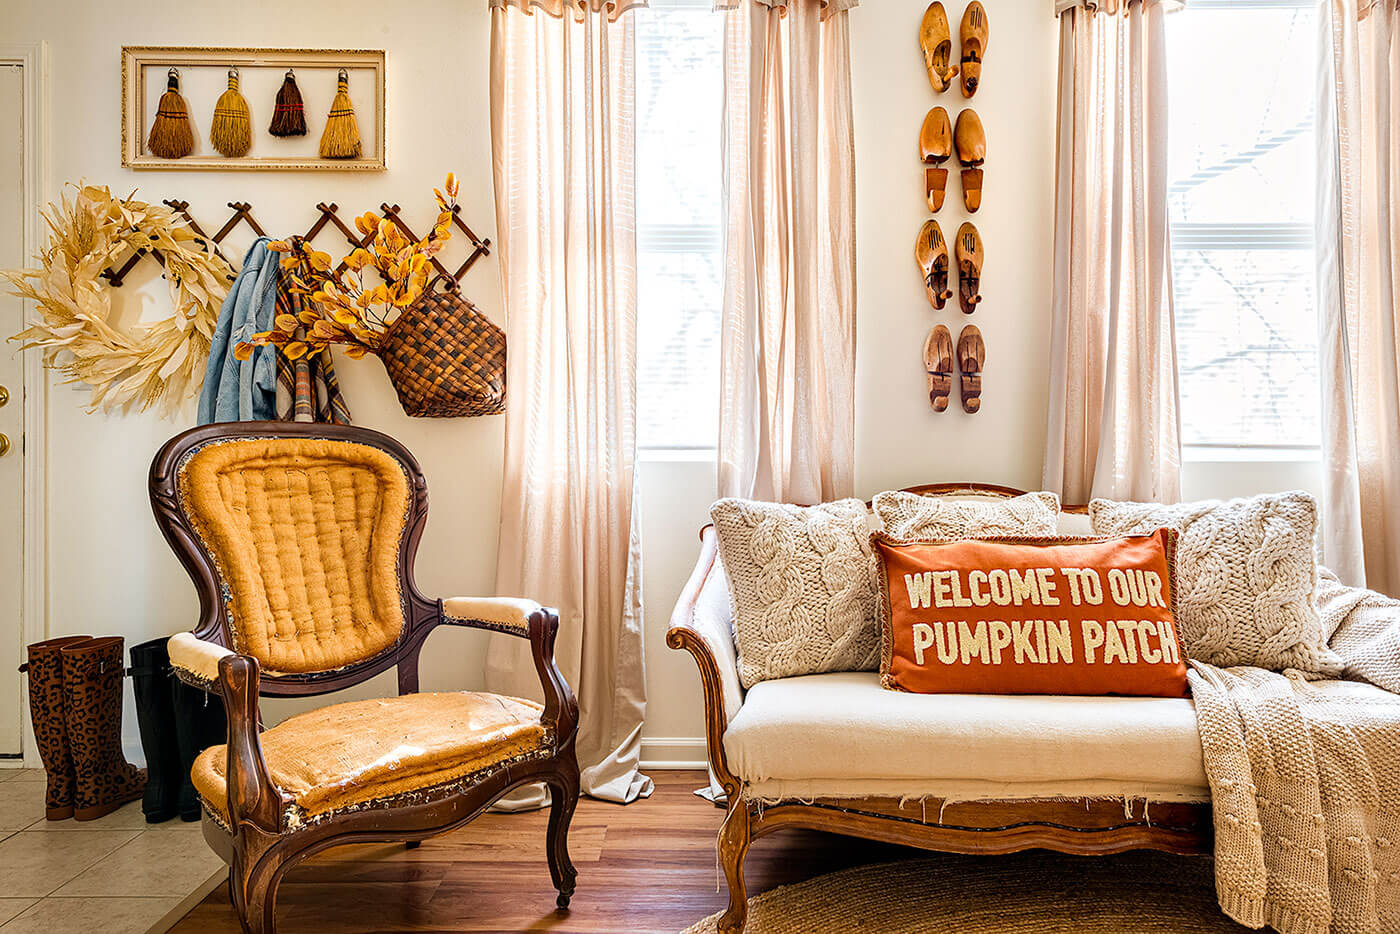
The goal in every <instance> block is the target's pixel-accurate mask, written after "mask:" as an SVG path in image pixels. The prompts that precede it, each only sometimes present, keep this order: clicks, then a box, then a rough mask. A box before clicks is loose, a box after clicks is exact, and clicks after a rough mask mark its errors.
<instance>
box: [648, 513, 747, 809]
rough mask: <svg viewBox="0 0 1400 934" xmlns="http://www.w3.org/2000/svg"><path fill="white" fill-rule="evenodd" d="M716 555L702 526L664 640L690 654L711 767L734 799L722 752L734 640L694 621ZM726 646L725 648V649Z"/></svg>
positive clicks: (735, 786) (729, 715) (711, 533)
mask: <svg viewBox="0 0 1400 934" xmlns="http://www.w3.org/2000/svg"><path fill="white" fill-rule="evenodd" d="M718 556H719V540H718V539H717V538H716V536H715V530H714V527H713V526H706V527H705V528H704V529H701V531H700V557H699V559H698V560H697V561H696V563H695V569H694V570H693V571H691V573H690V579H689V580H687V581H686V584H685V587H684V588H683V589H682V590H681V595H680V599H678V600H677V601H676V607H675V609H674V610H673V611H672V613H671V628H670V629H669V630H668V631H667V633H666V644H667V645H668V646H670V647H671V648H673V649H684V650H685V651H687V652H689V653H690V654H691V656H692V657H693V658H694V659H695V664H696V666H697V667H699V669H700V684H701V687H702V689H703V691H704V695H705V746H706V751H707V754H708V758H709V763H710V769H711V771H713V772H714V776H715V779H716V780H717V781H718V782H719V783H720V785H721V787H723V788H724V792H725V794H727V795H728V796H729V800H731V801H733V800H736V799H737V797H738V795H739V779H738V777H737V776H736V775H735V774H734V773H733V772H732V771H730V769H729V763H728V760H727V759H726V758H725V755H724V731H725V730H726V729H727V728H728V727H729V722H730V721H731V720H732V719H733V718H734V714H736V713H738V710H737V709H735V710H730V709H729V705H728V704H726V702H725V688H724V682H725V675H726V673H727V674H728V675H729V677H730V679H731V680H732V681H733V682H734V683H737V682H738V671H737V668H736V665H735V660H734V646H733V641H732V637H731V636H730V634H729V633H728V632H723V633H720V632H716V631H714V627H707V626H702V625H699V624H697V622H696V618H695V609H696V604H697V603H698V602H699V600H700V594H701V591H703V590H704V588H705V583H706V581H707V580H708V579H709V578H710V575H711V574H713V573H715V571H716V567H717V565H718V560H719V558H718ZM721 640H723V641H721ZM726 648H727V650H728V651H725V649H726ZM725 669H728V671H727V672H726V670H725ZM731 693H732V692H731ZM739 703H740V704H742V703H743V694H742V691H740V692H739Z"/></svg>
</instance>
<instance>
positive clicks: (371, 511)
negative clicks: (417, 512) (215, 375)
mask: <svg viewBox="0 0 1400 934" xmlns="http://www.w3.org/2000/svg"><path fill="white" fill-rule="evenodd" d="M179 491H180V497H181V500H182V504H183V506H184V508H185V510H186V512H187V513H188V515H189V517H190V522H191V524H192V525H193V526H194V528H195V529H196V531H197V532H198V533H199V535H200V538H201V539H202V540H203V543H204V546H205V548H207V549H208V551H209V552H210V554H212V555H213V557H214V560H215V563H216V564H217V566H218V573H219V576H220V578H221V581H222V583H223V584H224V585H225V592H226V593H227V594H228V597H227V599H228V601H229V606H228V611H229V623H230V629H231V632H232V635H233V641H234V646H233V648H234V649H235V650H236V651H238V652H240V653H243V654H247V655H251V656H253V657H254V658H256V659H257V660H258V662H259V663H260V664H261V665H262V667H263V668H264V669H265V670H266V671H267V672H268V673H269V674H275V673H277V672H284V673H300V672H310V671H328V670H333V669H336V668H341V667H344V666H346V665H351V664H354V663H356V662H360V661H364V660H365V659H368V658H371V657H373V656H375V655H377V654H379V653H380V652H382V651H384V650H385V649H387V648H389V647H390V646H391V645H393V644H394V643H395V642H396V641H397V640H398V638H399V635H400V633H401V632H402V630H403V613H404V611H403V606H402V601H401V595H400V593H399V575H398V566H397V562H398V553H399V540H400V538H401V536H402V534H403V531H404V521H405V515H406V512H407V509H408V503H409V496H410V490H409V483H408V478H407V476H406V475H405V474H404V469H403V467H402V466H401V465H400V464H399V463H398V461H396V460H395V459H394V458H393V457H391V456H390V455H389V454H387V453H386V452H384V451H382V450H380V449H379V448H376V447H371V446H370V445H367V444H355V443H351V442H346V441H327V440H321V439H313V438H253V439H246V440H237V441H221V442H218V443H214V444H209V445H206V446H204V447H202V448H199V449H198V450H196V451H195V452H194V453H192V454H191V455H190V456H189V457H188V459H187V460H186V461H185V463H184V464H183V465H182V466H181V468H180V473H179Z"/></svg>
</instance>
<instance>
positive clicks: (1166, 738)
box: [724, 672, 1209, 800]
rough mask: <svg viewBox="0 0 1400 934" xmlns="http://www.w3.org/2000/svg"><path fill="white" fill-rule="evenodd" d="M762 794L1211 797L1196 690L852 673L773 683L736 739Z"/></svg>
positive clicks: (739, 768) (753, 695) (746, 710)
mask: <svg viewBox="0 0 1400 934" xmlns="http://www.w3.org/2000/svg"><path fill="white" fill-rule="evenodd" d="M724 751H725V756H726V758H727V761H728V765H729V768H730V770H731V771H733V772H734V773H735V774H736V775H737V776H738V777H739V778H741V779H742V780H743V781H744V782H745V784H746V789H745V793H746V794H747V795H749V796H751V797H756V798H760V799H767V800H774V799H779V798H783V797H805V798H811V797H821V796H836V797H862V796H864V795H874V794H879V795H892V794H893V795H900V796H938V797H951V798H955V799H978V798H991V799H1005V798H1041V797H1060V796H1066V797H1078V796H1081V795H1087V796H1090V797H1119V796H1132V797H1148V798H1152V799H1154V800H1206V799H1208V797H1209V791H1208V788H1209V786H1208V784H1207V782H1206V775H1205V769H1204V766H1203V764H1202V760H1201V739H1200V734H1199V733H1197V731H1196V714H1195V707H1194V706H1193V704H1192V702H1191V701H1190V699H1188V698H1167V697H1050V696H1041V695H1018V696H1006V695H991V694H988V695H969V694H907V693H903V692H899V691H886V690H883V689H882V688H881V687H880V680H879V676H878V675H876V674H872V673H866V672H841V673H832V674H821V675H808V676H804V677H798V678H784V679H782V680H779V681H765V682H764V683H762V684H759V685H756V686H754V687H753V688H752V689H750V690H749V692H748V696H747V697H746V698H745V700H744V706H743V707H742V708H741V709H740V710H739V713H738V715H737V716H736V717H735V718H734V720H733V721H732V722H731V723H730V725H729V729H728V730H727V731H726V732H725V734H724Z"/></svg>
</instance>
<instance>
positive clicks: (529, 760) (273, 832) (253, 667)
mask: <svg viewBox="0 0 1400 934" xmlns="http://www.w3.org/2000/svg"><path fill="white" fill-rule="evenodd" d="M150 494H151V504H152V507H153V508H154V510H155V515H156V522H157V524H158V525H159V526H160V529H161V531H162V533H164V535H165V538H166V541H168V542H169V543H170V546H171V547H172V548H173V549H174V550H175V553H176V555H178V556H179V558H180V561H181V562H182V563H183V564H184V566H185V569H186V570H187V571H188V572H189V574H190V576H191V577H192V578H193V580H194V584H195V588H196V590H197V591H198V593H199V604H200V616H199V622H198V624H197V625H196V626H195V627H194V630H193V632H189V633H181V634H179V635H177V636H175V637H174V638H173V639H172V640H171V642H170V656H171V662H172V664H173V666H174V667H175V671H176V674H177V676H179V677H180V678H181V679H182V680H185V681H187V682H189V683H191V684H195V685H197V686H199V687H202V688H204V689H205V690H209V691H211V692H215V693H219V694H221V695H222V696H223V699H224V703H225V705H226V706H227V709H228V726H229V733H228V743H227V745H226V746H215V747H213V748H211V749H209V750H207V751H206V752H205V753H204V754H203V755H202V756H200V758H199V760H198V761H197V762H196V763H195V767H194V770H193V773H192V777H193V779H194V783H195V787H196V789H197V790H198V791H199V794H200V798H201V802H202V804H203V807H204V815H205V816H204V835H205V838H206V839H207V840H208V841H209V843H210V845H211V846H212V847H213V848H214V849H215V851H217V852H218V853H219V855H220V856H222V857H223V859H224V860H225V862H227V863H228V864H229V894H230V898H231V899H232V901H233V905H234V908H235V910H237V912H238V914H239V917H240V919H241V920H242V922H243V924H244V926H245V928H246V929H249V930H252V931H255V932H270V931H273V930H274V929H275V922H276V918H275V910H276V909H275V903H276V894H277V887H278V884H279V883H280V881H281V879H282V877H283V875H284V874H285V873H286V872H287V870H288V869H289V868H290V867H291V866H293V865H294V864H296V863H297V862H298V861H300V860H302V859H304V858H306V857H308V856H310V855H312V854H314V853H317V852H319V851H320V850H323V849H326V848H327V847H331V846H336V845H339V844H344V843H362V842H368V841H399V840H401V841H407V842H408V843H409V845H410V846H416V845H417V843H418V842H419V841H421V840H423V839H425V838H427V837H431V836H434V835H436V834H440V833H443V832H445V831H449V830H452V829H454V828H456V827H459V826H461V825H462V824H465V823H467V822H468V821H470V820H472V819H473V818H474V817H476V816H477V815H478V814H480V813H481V812H482V811H484V810H485V809H486V808H487V807H488V806H490V805H491V804H492V803H493V802H494V801H496V800H497V799H498V798H500V797H501V796H502V795H504V794H506V793H507V792H509V791H511V790H512V789H514V788H517V787H519V786H521V785H524V784H528V783H533V782H545V783H547V784H548V785H549V787H550V789H551V791H552V798H553V801H552V805H551V811H550V816H549V828H548V839H547V846H546V852H547V855H548V861H549V870H550V874H551V876H552V878H553V881H554V886H555V888H556V889H558V891H559V897H558V905H559V907H560V908H567V907H568V903H569V898H570V896H571V895H572V894H573V891H574V880H575V875H576V873H575V870H574V867H573V865H572V863H571V862H570V860H569V854H568V845H567V836H568V827H569V822H570V820H571V818H572V816H573V812H574V807H575V805H576V804H577V802H578V789H579V770H578V762H577V759H576V757H575V753H574V739H575V733H576V732H577V728H578V705H577V703H576V702H575V700H574V696H573V693H572V692H571V691H570V689H569V685H568V684H567V683H566V682H565V681H564V678H563V676H562V675H561V674H560V672H559V669H558V668H557V667H556V665H555V662H554V639H555V634H556V632H557V631H558V626H559V620H558V616H557V615H556V614H555V613H554V611H552V610H549V609H545V608H543V607H541V606H539V605H538V604H535V603H533V602H531V601H528V600H522V599H505V598H450V599H447V600H436V599H428V598H426V597H424V596H423V595H422V594H421V593H419V591H418V589H417V587H416V586H415V584H414V579H413V562H414V557H415V555H416V553H417V550H418V542H419V539H420V538H421V536H422V534H423V526H424V522H425V520H426V519H427V509H428V500H427V486H426V484H425V482H424V478H423V474H422V472H421V471H420V469H419V467H418V464H417V462H416V461H415V460H414V458H413V456H412V455H411V454H410V453H409V452H408V451H407V450H406V449H405V448H404V447H403V446H402V445H401V444H399V443H398V442H397V441H395V440H394V439H392V438H390V437H388V436H386V435H383V434H380V433H378V432H374V431H369V430H366V429H362V428H351V427H342V426H328V425H312V424H294V423H286V422H244V423H239V424H225V425H209V426H205V427H201V428H195V429H193V430H190V431H186V432H184V433H183V434H180V435H178V436H176V437H175V438H173V439H171V440H170V441H169V442H167V443H166V444H165V446H164V447H163V448H161V450H160V452H159V453H158V454H157V455H156V458H155V461H154V463H153V464H152V466H151V476H150ZM444 623H446V624H450V625H457V626H471V627H474V628H477V629H486V630H491V631H493V632H502V633H507V634H510V635H513V636H518V637H520V638H522V639H528V640H529V641H530V645H531V649H532V654H533V657H534V663H535V668H536V670H537V671H538V673H539V677H540V684H541V686H542V688H543V695H544V704H543V705H541V704H537V703H534V702H532V701H527V700H521V699H518V698H509V697H502V696H499V695H493V694H485V693H468V692H453V693H442V694H420V693H418V658H419V652H420V650H421V649H422V646H423V642H424V640H425V639H426V637H427V635H428V633H430V632H431V631H432V630H433V629H434V628H435V627H436V626H438V625H440V624H444ZM392 666H397V669H398V689H399V695H398V696H397V697H391V698H386V699H381V700H368V701H354V702H349V703H343V704H334V705H332V706H329V707H323V708H320V709H318V710H313V711H311V712H309V713H303V714H298V715H296V716H294V717H291V718H289V719H287V720H286V721H284V722H283V723H281V724H279V725H277V726H275V727H272V728H270V729H268V730H266V731H265V732H264V731H263V730H262V724H261V717H260V715H259V708H258V698H259V696H261V695H268V696H279V697H288V696H307V695H319V694H325V693H328V692H331V691H336V690H339V689H341V688H345V687H348V686H350V685H354V684H359V683H360V682H363V681H365V680H367V679H369V678H371V677H373V676H374V675H377V674H379V673H380V672H382V671H384V670H386V669H388V668H390V667H392Z"/></svg>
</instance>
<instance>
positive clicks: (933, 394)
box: [924, 324, 953, 412]
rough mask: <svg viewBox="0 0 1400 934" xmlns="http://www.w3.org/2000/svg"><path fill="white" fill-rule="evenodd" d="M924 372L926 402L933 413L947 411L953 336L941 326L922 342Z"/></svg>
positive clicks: (950, 384) (950, 387)
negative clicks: (926, 393) (926, 380)
mask: <svg viewBox="0 0 1400 934" xmlns="http://www.w3.org/2000/svg"><path fill="white" fill-rule="evenodd" d="M924 370H925V371H926V372H927V373H928V401H929V405H931V406H933V410H934V411H935V412H946V411H948V397H949V396H950V395H952V393H953V335H952V333H951V332H950V331H949V330H948V329H947V328H946V327H944V326H943V325H941V324H940V325H938V326H937V327H935V328H934V329H933V330H932V331H929V332H928V339H927V340H925V341H924Z"/></svg>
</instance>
